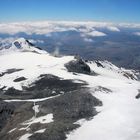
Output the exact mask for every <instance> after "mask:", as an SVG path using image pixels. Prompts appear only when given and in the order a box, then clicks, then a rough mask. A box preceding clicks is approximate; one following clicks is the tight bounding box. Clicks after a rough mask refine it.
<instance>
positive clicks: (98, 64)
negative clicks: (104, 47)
mask: <svg viewBox="0 0 140 140" xmlns="http://www.w3.org/2000/svg"><path fill="white" fill-rule="evenodd" d="M95 63H96V64H97V66H98V67H102V68H104V66H103V65H102V64H101V63H100V62H99V61H95Z"/></svg>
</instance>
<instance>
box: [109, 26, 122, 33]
mask: <svg viewBox="0 0 140 140" xmlns="http://www.w3.org/2000/svg"><path fill="white" fill-rule="evenodd" d="M107 29H108V30H110V31H113V32H120V29H119V28H117V27H115V26H108V27H107Z"/></svg>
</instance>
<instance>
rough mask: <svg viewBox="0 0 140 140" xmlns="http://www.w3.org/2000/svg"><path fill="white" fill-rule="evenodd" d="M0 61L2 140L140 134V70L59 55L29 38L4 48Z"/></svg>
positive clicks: (134, 137)
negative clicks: (41, 48) (40, 47)
mask: <svg viewBox="0 0 140 140" xmlns="http://www.w3.org/2000/svg"><path fill="white" fill-rule="evenodd" d="M0 65H1V66H0V139H1V140H11V139H12V140H16V139H18V140H38V139H40V140H46V139H47V140H65V139H67V140H91V139H95V140H102V139H110V138H111V139H112V140H116V139H118V140H138V139H139V138H140V134H139V130H140V126H139V125H138V124H139V123H140V118H139V114H140V110H139V108H138V107H139V106H140V102H139V97H140V96H139V95H140V81H139V78H138V75H139V73H138V72H137V71H135V70H127V69H124V68H119V67H117V66H115V65H113V64H112V63H111V62H108V61H99V60H96V61H88V60H84V59H82V58H81V57H80V56H78V55H76V56H54V55H52V54H49V53H48V52H46V51H44V50H40V49H39V48H37V47H35V46H34V45H33V44H31V43H30V42H29V41H28V40H26V39H24V38H20V39H17V40H16V41H14V42H13V43H12V45H11V47H10V48H9V49H3V50H1V53H0ZM124 134H125V135H124Z"/></svg>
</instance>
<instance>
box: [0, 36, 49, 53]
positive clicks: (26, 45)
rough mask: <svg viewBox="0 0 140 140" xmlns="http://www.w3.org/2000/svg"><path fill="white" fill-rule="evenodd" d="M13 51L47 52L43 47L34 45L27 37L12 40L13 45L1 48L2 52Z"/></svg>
mask: <svg viewBox="0 0 140 140" xmlns="http://www.w3.org/2000/svg"><path fill="white" fill-rule="evenodd" d="M13 51H20V52H21V51H29V52H36V53H47V52H46V51H43V50H42V49H41V48H39V47H36V46H34V44H32V43H31V42H30V41H29V40H26V39H25V38H19V39H17V40H15V41H14V42H12V44H11V46H9V47H8V48H7V47H4V48H3V49H2V50H1V54H2V53H4V52H13Z"/></svg>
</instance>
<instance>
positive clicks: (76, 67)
mask: <svg viewBox="0 0 140 140" xmlns="http://www.w3.org/2000/svg"><path fill="white" fill-rule="evenodd" d="M76 58H77V57H76ZM65 67H66V68H67V70H68V71H69V72H76V73H83V74H91V69H90V67H89V66H88V65H87V64H86V62H84V60H82V59H81V58H77V59H76V60H72V61H70V62H69V63H67V64H65Z"/></svg>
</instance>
